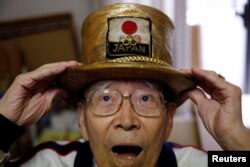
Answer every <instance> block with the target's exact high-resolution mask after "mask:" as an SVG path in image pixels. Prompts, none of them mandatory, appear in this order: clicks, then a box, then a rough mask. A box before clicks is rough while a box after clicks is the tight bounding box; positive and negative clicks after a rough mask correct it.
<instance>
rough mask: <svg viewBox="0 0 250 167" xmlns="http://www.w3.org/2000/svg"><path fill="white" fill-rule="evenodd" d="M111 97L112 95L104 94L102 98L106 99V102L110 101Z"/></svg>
mask: <svg viewBox="0 0 250 167" xmlns="http://www.w3.org/2000/svg"><path fill="white" fill-rule="evenodd" d="M110 99H111V97H110V96H103V97H102V100H103V101H105V102H108V101H109V100H110Z"/></svg>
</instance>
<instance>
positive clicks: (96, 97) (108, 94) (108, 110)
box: [90, 89, 121, 116]
mask: <svg viewBox="0 0 250 167" xmlns="http://www.w3.org/2000/svg"><path fill="white" fill-rule="evenodd" d="M120 100H121V98H120V94H119V92H117V91H113V90H105V89H104V90H96V91H94V92H93V94H91V96H90V101H91V106H90V107H91V111H92V112H93V113H94V114H96V115H101V116H107V115H111V114H114V113H115V112H116V110H117V108H118V107H119V104H120Z"/></svg>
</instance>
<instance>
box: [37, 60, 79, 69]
mask: <svg viewBox="0 0 250 167" xmlns="http://www.w3.org/2000/svg"><path fill="white" fill-rule="evenodd" d="M77 64H79V63H78V62H77V61H75V60H72V61H62V62H56V63H48V64H44V65H42V66H40V67H39V68H52V67H56V66H66V67H70V66H71V65H73V66H74V65H77Z"/></svg>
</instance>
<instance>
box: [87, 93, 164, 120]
mask: <svg viewBox="0 0 250 167" xmlns="http://www.w3.org/2000/svg"><path fill="white" fill-rule="evenodd" d="M96 91H116V92H118V93H119V95H120V97H121V100H120V101H119V105H118V107H117V109H116V110H115V111H114V112H112V113H110V114H106V115H101V114H96V113H95V112H93V110H92V107H91V103H92V102H91V99H92V98H91V96H92V95H93V94H94V93H95V92H96ZM138 91H144V92H149V91H151V92H157V93H159V96H160V101H161V107H160V108H159V114H157V115H152V116H151V115H143V114H140V113H139V112H138V111H136V108H135V105H134V103H133V102H132V100H131V97H132V95H133V94H134V93H135V92H138ZM87 96H88V97H86V96H85V97H84V101H85V103H86V104H87V106H88V107H89V108H90V112H91V113H92V114H94V115H96V116H100V117H108V116H111V115H114V114H116V113H117V112H118V111H119V110H120V108H121V106H122V103H123V100H124V99H128V100H129V103H130V105H131V108H132V110H133V112H135V113H136V114H137V115H139V116H141V117H158V116H160V114H161V112H162V110H163V108H164V105H165V104H166V103H167V101H166V100H165V98H164V95H163V93H162V92H161V91H158V90H139V89H138V90H135V91H134V92H132V93H130V94H129V93H124V94H123V93H121V92H120V91H118V90H116V89H95V90H93V91H90V93H89V94H88V95H87Z"/></svg>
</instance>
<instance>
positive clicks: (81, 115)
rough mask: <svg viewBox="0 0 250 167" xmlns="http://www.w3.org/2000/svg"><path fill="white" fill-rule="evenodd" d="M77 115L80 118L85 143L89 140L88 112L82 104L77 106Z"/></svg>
mask: <svg viewBox="0 0 250 167" xmlns="http://www.w3.org/2000/svg"><path fill="white" fill-rule="evenodd" d="M77 115H78V118H79V128H80V132H81V135H82V137H83V139H84V140H85V141H87V140H88V139H89V137H88V132H87V122H86V111H85V106H84V104H82V103H78V104H77Z"/></svg>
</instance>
